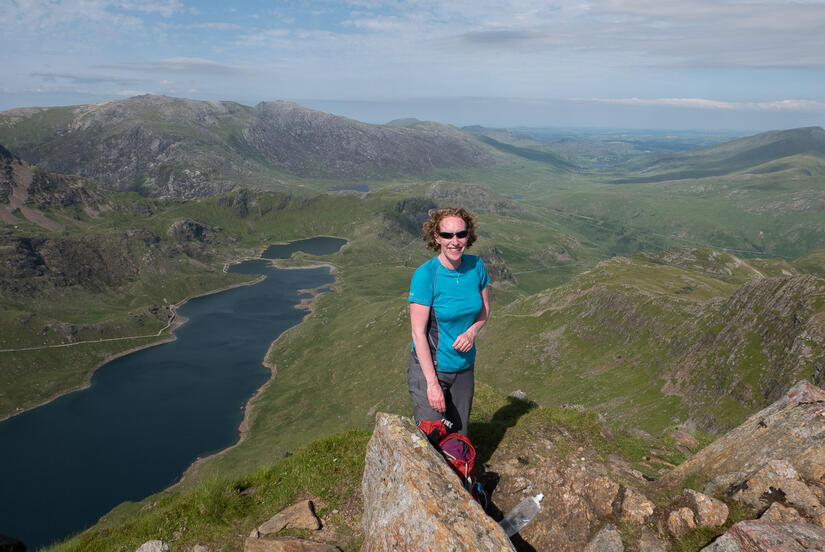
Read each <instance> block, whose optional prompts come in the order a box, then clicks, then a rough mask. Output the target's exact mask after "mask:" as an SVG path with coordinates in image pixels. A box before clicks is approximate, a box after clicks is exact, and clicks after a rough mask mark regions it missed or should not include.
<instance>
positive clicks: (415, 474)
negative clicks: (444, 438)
mask: <svg viewBox="0 0 825 552" xmlns="http://www.w3.org/2000/svg"><path fill="white" fill-rule="evenodd" d="M361 489H362V494H363V500H364V514H363V527H364V544H363V546H362V548H361V551H362V552H383V551H389V550H394V551H396V552H419V551H423V550H450V551H454V552H462V551H466V552H471V551H484V552H504V551H506V550H515V549H514V548H513V545H512V544H511V543H510V540H509V539H508V538H507V536H506V535H505V533H504V531H503V530H502V529H501V527H499V525H498V524H497V523H496V522H495V521H493V519H492V518H490V517H489V516H488V515H487V514H485V513H484V510H482V508H481V506H479V504H478V503H477V502H476V501H475V500H473V498H472V496H470V493H468V492H467V491H466V490H465V489H464V488H463V487H462V485H461V481H460V480H459V478H458V476H457V475H456V474H455V473H454V472H453V471H452V469H451V468H450V467H449V466H448V465H447V463H446V462H444V460H443V458H442V457H441V456H440V455H439V454H438V453H437V452H436V450H435V449H434V448H433V447H432V446H431V445H430V443H429V442H428V441H427V439H426V438H425V437H424V435H423V434H422V433H421V432H420V431H419V430H418V429H417V428H416V427H415V423H414V422H413V421H412V420H410V419H409V418H405V417H402V416H396V415H391V414H384V413H379V414H378V415H377V417H376V422H375V429H374V430H373V434H372V438H371V439H370V442H369V444H368V445H367V453H366V465H365V468H364V478H363V481H362V484H361Z"/></svg>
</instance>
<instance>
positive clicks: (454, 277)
mask: <svg viewBox="0 0 825 552" xmlns="http://www.w3.org/2000/svg"><path fill="white" fill-rule="evenodd" d="M421 238H422V239H423V240H425V241H427V247H428V248H430V249H433V250H435V251H436V252H437V253H438V255H437V256H436V257H433V258H432V259H430V260H429V261H427V262H426V263H424V264H423V265H421V266H420V267H418V269H417V270H416V271H415V274H414V275H413V277H412V282H411V283H410V297H409V302H410V324H411V326H412V339H413V345H412V352H411V354H410V363H409V369H408V370H407V382H408V383H409V387H410V396H411V397H412V403H413V415H414V416H415V420H416V422H417V423H418V424H419V427H422V429H424V432H425V433H427V434H428V435H431V431H432V430H433V429H434V428H435V427H436V426H437V425H438V422H439V421H441V422H443V423H444V425H445V426H446V428H447V431H448V432H459V433H463V434H464V435H467V424H468V422H469V419H470V408H471V407H472V404H473V365H474V361H475V354H476V349H475V338H476V336H477V335H478V332H479V331H480V330H481V328H482V326H484V324H485V322H487V318H488V317H489V316H490V291H489V287H488V284H489V282H490V280H489V278H488V276H487V269H486V268H485V267H484V263H483V262H482V260H481V259H480V258H479V257H476V256H475V255H465V254H464V251H465V250H466V249H469V248H470V246H471V245H472V244H473V242H474V241H475V240H476V234H475V223H474V217H473V216H472V215H471V214H470V213H468V212H467V211H466V210H464V209H461V208H458V209H456V208H447V209H437V210H433V211H431V212H430V220H428V221H427V222H425V223H424V227H423V229H422V233H421ZM434 424H435V425H434Z"/></svg>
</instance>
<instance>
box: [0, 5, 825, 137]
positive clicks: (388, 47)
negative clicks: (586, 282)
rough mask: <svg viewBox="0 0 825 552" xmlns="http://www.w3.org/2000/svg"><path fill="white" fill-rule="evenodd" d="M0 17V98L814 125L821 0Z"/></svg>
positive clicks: (821, 102) (356, 113) (134, 8)
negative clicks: (171, 99)
mask: <svg viewBox="0 0 825 552" xmlns="http://www.w3.org/2000/svg"><path fill="white" fill-rule="evenodd" d="M0 30H2V35H1V36H0V47H2V48H3V51H4V52H5V54H6V56H5V57H6V64H5V70H4V83H3V85H2V86H0V110H7V109H12V108H18V107H35V106H36V107H42V106H66V105H85V104H90V103H97V102H100V101H105V100H114V99H123V98H127V97H131V96H134V95H139V94H142V93H151V94H158V95H169V96H176V97H184V98H190V99H198V100H208V101H235V102H238V103H241V104H244V105H255V104H256V103H259V102H260V101H272V100H277V99H284V100H289V101H294V102H296V103H299V104H301V105H304V106H306V107H310V108H313V109H319V110H322V111H326V112H329V113H334V114H337V115H342V116H345V117H350V118H353V119H357V120H360V121H364V122H371V123H382V122H388V121H390V120H393V119H399V118H410V117H412V118H417V119H422V120H436V121H439V122H443V123H448V124H453V125H456V126H468V125H474V124H478V125H482V126H491V127H504V128H511V127H516V126H531V127H535V126H540V127H555V128H558V127H580V128H590V127H592V128H634V129H663V130H666V129H680V130H729V131H739V132H761V131H765V130H775V129H787V128H797V127H803V126H823V125H825V71H823V69H825V48H822V46H823V44H822V38H821V37H822V36H825V0H807V1H806V2H791V3H788V2H784V1H783V0H754V1H753V2H750V3H747V4H742V3H739V2H735V1H728V2H721V3H720V2H718V1H715V0H714V1H711V0H697V1H695V2H691V3H689V5H685V4H682V3H677V2H662V3H655V4H644V3H638V2H634V1H626V2H620V3H616V2H610V1H608V0H596V1H595V2H591V3H588V4H580V3H573V2H565V1H562V2H560V3H556V4H553V5H547V6H536V5H534V3H531V2H525V1H524V0H507V2H506V3H504V4H502V3H501V2H491V1H474V2H463V1H457V2H455V1H454V2H443V1H440V0H422V1H416V2H410V1H404V0H400V1H396V0H347V1H345V2H333V1H331V0H317V1H314V2H309V1H306V0H296V1H290V2H286V1H281V2H275V3H273V4H263V3H260V2H252V1H245V2H239V3H236V4H233V5H231V6H223V5H214V4H212V3H209V2H205V1H204V0H153V1H151V2H139V3H138V2H131V1H125V0H96V1H95V2H83V1H81V0H55V1H48V2H47V1H45V0H31V1H28V2H13V3H11V4H10V5H9V6H7V7H5V8H4V10H2V13H0Z"/></svg>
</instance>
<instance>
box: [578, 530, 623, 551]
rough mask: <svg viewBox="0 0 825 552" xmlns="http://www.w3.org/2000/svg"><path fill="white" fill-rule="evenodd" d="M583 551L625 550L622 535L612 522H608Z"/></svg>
mask: <svg viewBox="0 0 825 552" xmlns="http://www.w3.org/2000/svg"><path fill="white" fill-rule="evenodd" d="M582 552H624V545H623V544H622V535H621V533H619V530H618V529H616V528H615V527H613V525H611V524H610V523H606V524H605V525H604V527H602V528H601V529H599V532H598V533H597V534H596V536H595V537H594V538H593V540H592V541H590V542H589V543H587V546H585V547H584V550H583V551H582Z"/></svg>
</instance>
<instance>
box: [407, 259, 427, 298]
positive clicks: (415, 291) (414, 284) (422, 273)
mask: <svg viewBox="0 0 825 552" xmlns="http://www.w3.org/2000/svg"><path fill="white" fill-rule="evenodd" d="M429 265H430V263H425V264H423V265H421V266H419V267H418V269H417V270H416V271H415V274H413V277H412V280H411V281H410V297H409V299H408V301H409V302H410V303H419V304H421V305H426V306H428V307H431V306H432V305H433V274H432V271H431V270H430V269H429V268H430V266H429Z"/></svg>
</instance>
